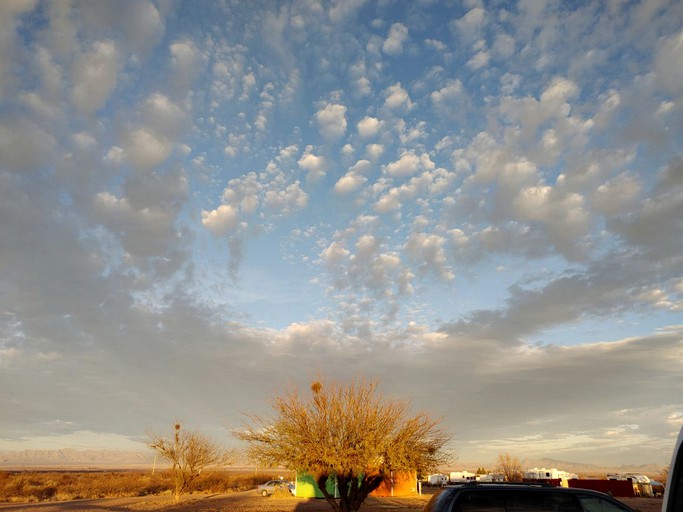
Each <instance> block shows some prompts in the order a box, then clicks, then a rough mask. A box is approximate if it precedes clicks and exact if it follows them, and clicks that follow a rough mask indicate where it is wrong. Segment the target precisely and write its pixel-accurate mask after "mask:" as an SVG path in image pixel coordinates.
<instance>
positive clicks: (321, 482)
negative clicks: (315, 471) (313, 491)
mask: <svg viewBox="0 0 683 512" xmlns="http://www.w3.org/2000/svg"><path fill="white" fill-rule="evenodd" d="M328 479H329V475H321V476H319V477H318V479H317V483H318V488H319V489H320V492H322V493H323V496H325V500H326V501H327V503H329V504H330V506H331V507H332V510H334V511H335V512H347V511H345V510H343V509H342V508H341V502H340V503H337V500H336V499H335V498H334V496H332V495H330V493H329V492H327V480H328Z"/></svg>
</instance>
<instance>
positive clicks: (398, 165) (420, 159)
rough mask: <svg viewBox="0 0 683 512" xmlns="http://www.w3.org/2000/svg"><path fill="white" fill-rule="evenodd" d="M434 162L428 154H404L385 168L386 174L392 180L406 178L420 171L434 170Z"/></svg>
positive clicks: (409, 152)
mask: <svg viewBox="0 0 683 512" xmlns="http://www.w3.org/2000/svg"><path fill="white" fill-rule="evenodd" d="M434 168H435V165H434V162H432V160H431V158H430V157H429V155H428V154H427V153H422V154H421V155H417V154H415V153H414V152H412V151H406V152H404V153H403V154H402V155H401V157H400V158H399V159H398V160H395V161H393V162H390V163H388V164H387V165H386V166H384V172H385V173H386V174H387V176H390V177H392V178H405V177H406V176H411V175H413V174H415V173H416V172H418V171H420V170H428V171H429V170H433V169H434Z"/></svg>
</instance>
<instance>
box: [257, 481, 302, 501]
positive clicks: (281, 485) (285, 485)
mask: <svg viewBox="0 0 683 512" xmlns="http://www.w3.org/2000/svg"><path fill="white" fill-rule="evenodd" d="M285 490H287V491H289V492H290V493H292V494H294V484H293V483H292V482H286V481H284V480H270V481H268V482H266V483H265V484H261V485H259V486H258V487H257V488H256V492H258V493H259V494H260V495H261V496H263V497H265V496H270V495H271V494H275V492H277V491H285Z"/></svg>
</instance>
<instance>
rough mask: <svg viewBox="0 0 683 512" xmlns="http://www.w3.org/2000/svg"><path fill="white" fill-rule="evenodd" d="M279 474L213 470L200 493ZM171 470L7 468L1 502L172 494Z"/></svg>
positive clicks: (251, 484)
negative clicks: (36, 469)
mask: <svg viewBox="0 0 683 512" xmlns="http://www.w3.org/2000/svg"><path fill="white" fill-rule="evenodd" d="M274 478H278V476H277V475H275V474H267V473H260V474H259V475H254V473H252V472H242V471H213V472H209V473H207V474H205V475H203V478H202V480H201V481H200V485H199V486H198V488H197V489H196V492H204V493H216V494H222V493H228V492H233V491H244V490H248V489H253V488H255V487H256V486H257V485H258V484H260V483H263V482H266V481H267V480H271V479H274ZM173 486H174V482H173V475H172V474H171V472H170V471H168V470H162V471H156V472H155V474H154V475H153V474H151V473H150V472H149V471H133V470H130V471H45V472H43V471H4V472H0V502H15V503H29V502H39V501H67V500H80V499H98V498H123V497H134V496H147V495H159V494H165V493H171V492H172V490H173Z"/></svg>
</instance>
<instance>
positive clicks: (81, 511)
mask: <svg viewBox="0 0 683 512" xmlns="http://www.w3.org/2000/svg"><path fill="white" fill-rule="evenodd" d="M429 498H430V496H429V495H423V496H415V497H410V498H368V499H367V500H366V501H365V503H364V504H363V506H362V507H361V512H420V511H422V509H423V508H424V506H425V504H426V503H427V500H428V499H429ZM621 501H623V502H624V503H626V504H627V505H629V506H630V507H631V508H633V509H634V510H637V511H640V512H659V511H660V510H661V507H662V500H661V499H655V498H630V499H629V498H624V499H622V500H621ZM330 510H332V509H331V508H330V506H329V505H328V504H327V503H326V502H325V500H316V499H305V498H294V497H275V496H271V497H269V498H263V497H261V496H259V495H257V494H256V493H255V492H254V491H246V492H239V493H232V494H218V495H210V496H209V495H192V496H187V497H185V498H184V499H183V500H182V502H181V503H179V504H174V503H173V501H172V498H171V497H170V496H147V497H142V498H120V499H104V500H82V501H69V502H62V503H43V504H22V505H9V504H0V512H72V511H73V512H154V511H156V512H327V511H330Z"/></svg>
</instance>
